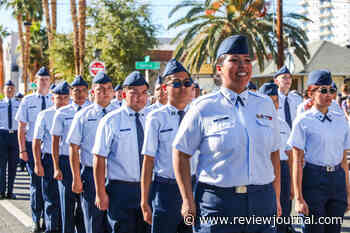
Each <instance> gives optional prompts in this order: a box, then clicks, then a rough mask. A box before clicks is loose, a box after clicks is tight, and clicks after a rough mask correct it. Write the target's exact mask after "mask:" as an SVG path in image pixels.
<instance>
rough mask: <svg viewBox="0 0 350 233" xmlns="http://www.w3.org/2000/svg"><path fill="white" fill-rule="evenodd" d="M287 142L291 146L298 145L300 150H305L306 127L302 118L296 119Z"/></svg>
mask: <svg viewBox="0 0 350 233" xmlns="http://www.w3.org/2000/svg"><path fill="white" fill-rule="evenodd" d="M287 144H288V145H289V146H291V147H296V148H298V149H300V150H303V151H305V145H306V137H305V128H304V127H303V122H302V121H301V119H297V120H296V121H295V124H294V125H293V128H292V132H291V134H290V136H289V139H288V142H287Z"/></svg>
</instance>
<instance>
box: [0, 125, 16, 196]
mask: <svg viewBox="0 0 350 233" xmlns="http://www.w3.org/2000/svg"><path fill="white" fill-rule="evenodd" d="M18 153H19V150H18V139H17V133H12V134H10V133H9V132H8V131H7V130H0V194H5V192H6V186H7V193H12V192H13V184H14V182H15V178H16V169H17V162H18ZM6 167H7V182H6Z"/></svg>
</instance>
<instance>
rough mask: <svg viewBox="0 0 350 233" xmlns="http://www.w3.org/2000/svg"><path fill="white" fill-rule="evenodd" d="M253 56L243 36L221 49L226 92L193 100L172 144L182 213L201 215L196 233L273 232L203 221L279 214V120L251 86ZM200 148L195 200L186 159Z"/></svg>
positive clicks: (263, 226) (260, 226) (219, 64)
mask: <svg viewBox="0 0 350 233" xmlns="http://www.w3.org/2000/svg"><path fill="white" fill-rule="evenodd" d="M248 51H249V50H248V40H247V38H246V37H245V36H242V35H234V36H230V37H228V38H226V39H225V40H224V41H223V42H222V43H221V44H220V46H219V48H218V50H217V65H216V70H217V73H218V74H219V75H220V77H221V80H222V82H223V84H222V88H221V89H220V91H218V92H216V93H213V94H208V95H205V96H203V97H200V98H198V99H197V100H195V102H194V103H193V104H192V105H191V108H190V110H189V111H188V113H187V114H186V115H185V117H184V120H183V121H182V123H181V125H180V128H179V130H178V132H177V135H176V137H175V140H174V143H173V146H174V147H175V149H174V152H173V153H174V154H173V157H174V158H173V161H174V164H173V166H174V171H175V176H176V180H177V183H178V185H179V189H180V192H181V196H182V199H183V204H182V215H183V216H185V217H186V219H188V220H191V217H193V216H196V218H195V223H194V231H195V232H206V233H207V232H213V233H219V232H220V233H227V232H235V233H243V232H250V233H272V232H276V228H274V227H273V225H272V224H252V223H250V224H249V223H247V222H246V223H245V224H240V223H238V222H232V224H220V223H217V224H216V223H215V222H211V221H208V222H207V223H204V222H202V221H200V217H209V218H210V217H214V216H230V217H234V216H240V217H241V216H243V217H248V216H253V215H254V216H273V215H275V214H276V211H277V213H278V214H280V213H281V208H280V204H279V194H280V173H279V171H280V169H279V168H280V158H279V148H280V135H279V121H278V117H277V112H276V110H275V107H274V105H273V103H272V101H271V99H270V98H268V97H267V96H264V95H261V94H257V93H254V92H249V91H248V90H247V89H246V88H247V85H248V82H249V80H250V78H251V73H252V64H251V59H250V57H249V53H248ZM196 150H199V151H200V154H199V163H198V167H197V176H198V183H197V185H196V188H195V197H193V194H192V186H191V174H190V165H189V164H190V163H189V158H190V157H191V155H193V154H194V153H195V152H196ZM275 193H276V194H275Z"/></svg>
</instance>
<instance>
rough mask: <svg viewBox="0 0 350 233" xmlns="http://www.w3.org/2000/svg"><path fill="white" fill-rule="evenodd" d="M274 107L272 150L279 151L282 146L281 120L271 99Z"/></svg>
mask: <svg viewBox="0 0 350 233" xmlns="http://www.w3.org/2000/svg"><path fill="white" fill-rule="evenodd" d="M271 107H272V125H273V129H272V131H273V135H272V137H273V143H272V151H271V152H275V151H278V150H279V149H280V147H281V135H280V122H279V120H278V116H277V111H276V109H275V107H274V105H273V103H272V101H271Z"/></svg>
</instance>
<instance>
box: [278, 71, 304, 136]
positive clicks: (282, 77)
mask: <svg viewBox="0 0 350 233" xmlns="http://www.w3.org/2000/svg"><path fill="white" fill-rule="evenodd" d="M273 77H274V80H275V83H276V84H277V86H278V97H279V108H278V115H279V117H281V118H282V120H284V121H285V122H287V124H288V126H289V128H290V129H292V125H293V121H294V119H295V117H296V115H297V108H298V106H299V104H300V103H301V101H300V97H299V96H297V95H296V94H291V93H290V91H289V90H290V87H291V86H292V75H291V73H290V71H289V70H288V68H287V67H286V66H283V67H282V68H281V69H280V70H278V71H277V73H276V74H275V75H274V76H273Z"/></svg>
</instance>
